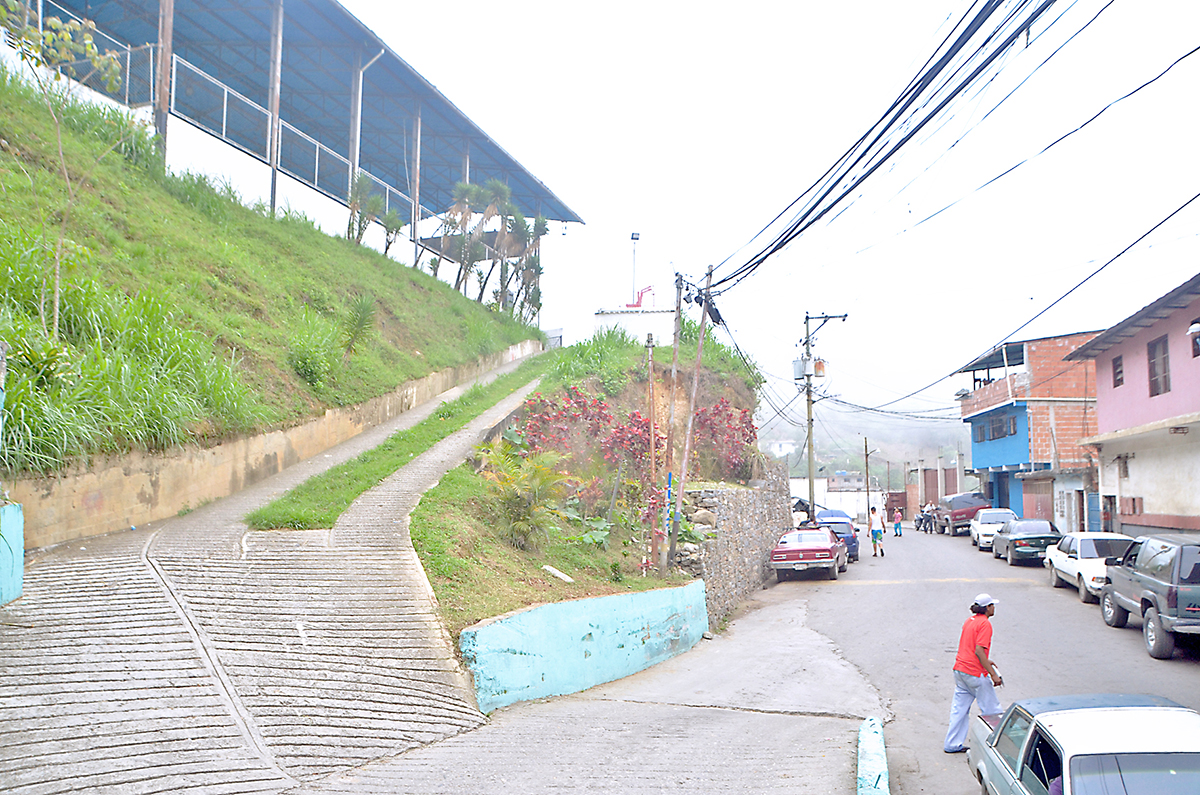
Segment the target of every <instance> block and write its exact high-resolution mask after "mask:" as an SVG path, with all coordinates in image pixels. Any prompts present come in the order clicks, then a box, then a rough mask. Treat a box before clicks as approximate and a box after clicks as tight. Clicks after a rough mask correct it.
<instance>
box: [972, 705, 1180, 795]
mask: <svg viewBox="0 0 1200 795" xmlns="http://www.w3.org/2000/svg"><path fill="white" fill-rule="evenodd" d="M967 766H968V767H969V769H970V771H971V774H972V775H973V776H974V777H975V780H976V781H977V782H979V785H980V788H981V791H982V792H983V795H1058V793H1062V795H1136V793H1146V792H1153V793H1157V794H1158V795H1168V793H1196V792H1200V713H1197V712H1195V711H1194V710H1190V709H1187V708H1186V707H1183V706H1181V705H1179V704H1176V703H1175V702H1174V701H1171V700H1170V699H1166V698H1160V697H1158V696H1136V695H1110V694H1098V695H1071V696H1052V697H1049V698H1030V699H1025V700H1023V701H1017V702H1015V703H1014V704H1013V705H1012V706H1010V707H1009V708H1008V710H1007V711H1006V712H1005V713H1004V714H1003V715H999V716H997V715H988V716H979V717H976V718H975V719H974V720H972V721H971V728H970V732H969V737H968V748H967Z"/></svg>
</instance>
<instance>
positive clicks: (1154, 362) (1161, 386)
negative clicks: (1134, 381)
mask: <svg viewBox="0 0 1200 795" xmlns="http://www.w3.org/2000/svg"><path fill="white" fill-rule="evenodd" d="M1146 358H1147V359H1148V360H1149V364H1150V397H1154V396H1155V395H1165V394H1166V393H1168V392H1170V391H1171V362H1170V360H1169V358H1168V356H1167V338H1166V337H1159V338H1158V339H1156V340H1154V341H1152V342H1151V343H1150V344H1149V345H1147V346H1146Z"/></svg>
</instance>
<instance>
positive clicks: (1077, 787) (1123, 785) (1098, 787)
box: [1070, 752, 1200, 795]
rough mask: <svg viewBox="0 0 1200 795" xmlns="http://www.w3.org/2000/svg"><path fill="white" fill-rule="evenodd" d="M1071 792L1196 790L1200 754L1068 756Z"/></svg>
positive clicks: (1134, 794) (1131, 794) (1105, 794)
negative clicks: (1069, 757)
mask: <svg viewBox="0 0 1200 795" xmlns="http://www.w3.org/2000/svg"><path fill="white" fill-rule="evenodd" d="M1070 769H1071V793H1072V795H1112V793H1114V792H1115V793H1128V795H1165V794H1166V793H1174V792H1200V753H1195V752H1192V753H1161V754H1088V755H1086V756H1073V757H1071V764H1070Z"/></svg>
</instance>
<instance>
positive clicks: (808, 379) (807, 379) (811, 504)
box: [792, 312, 846, 520]
mask: <svg viewBox="0 0 1200 795" xmlns="http://www.w3.org/2000/svg"><path fill="white" fill-rule="evenodd" d="M812 320H819V321H821V325H820V326H817V329H816V330H817V331H820V330H821V326H824V325H825V324H826V323H828V322H829V321H830V320H841V321H842V322H845V321H846V315H809V314H808V313H807V312H805V313H804V359H803V360H802V361H801V362H797V363H796V364H801V365H802V367H796V368H795V370H794V372H793V373H792V375H793V377H794V378H795V380H797V381H798V380H800V375H801V372H802V373H803V375H804V393H805V395H806V396H807V398H808V401H807V402H808V518H809V519H810V520H811V519H816V518H817V481H816V474H817V473H816V461H815V458H814V456H813V390H812V379H813V372H814V370H815V368H814V367H813V358H812V336H813V334H814V333H815V332H814V331H812V330H811V329H810V328H809V321H812Z"/></svg>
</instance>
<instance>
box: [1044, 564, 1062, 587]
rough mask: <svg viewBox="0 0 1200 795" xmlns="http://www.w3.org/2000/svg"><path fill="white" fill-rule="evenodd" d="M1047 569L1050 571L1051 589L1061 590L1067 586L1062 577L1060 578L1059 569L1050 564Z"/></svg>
mask: <svg viewBox="0 0 1200 795" xmlns="http://www.w3.org/2000/svg"><path fill="white" fill-rule="evenodd" d="M1047 568H1049V569H1050V587H1051V588H1061V587H1062V586H1063V585H1066V583H1064V582H1063V579H1062V577H1059V576H1058V569H1056V568H1054V564H1053V563H1050V564H1049V565H1048V566H1047Z"/></svg>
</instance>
